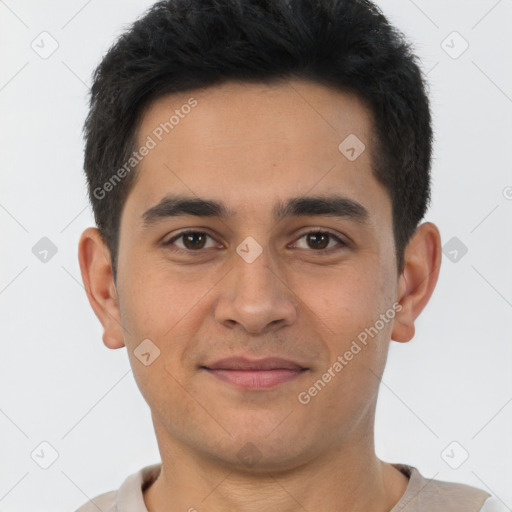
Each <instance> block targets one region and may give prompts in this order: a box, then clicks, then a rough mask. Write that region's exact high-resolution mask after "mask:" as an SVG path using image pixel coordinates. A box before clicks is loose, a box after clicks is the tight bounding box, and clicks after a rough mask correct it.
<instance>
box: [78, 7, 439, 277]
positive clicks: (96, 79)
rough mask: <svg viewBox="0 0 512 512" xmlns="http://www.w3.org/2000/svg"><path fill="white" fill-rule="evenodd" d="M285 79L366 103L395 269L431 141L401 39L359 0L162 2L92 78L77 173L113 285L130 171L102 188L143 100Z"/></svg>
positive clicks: (120, 158) (419, 200) (425, 182)
mask: <svg viewBox="0 0 512 512" xmlns="http://www.w3.org/2000/svg"><path fill="white" fill-rule="evenodd" d="M293 78H298V79H308V80H310V81H313V82H316V83H318V84H322V85H327V86H330V87H334V88H335V89H337V90H339V91H341V92H347V93H353V94H354V95H356V96H357V97H358V99H359V100H361V101H362V102H363V103H364V105H366V106H367V107H368V108H369V110H370V112H371V114H372V118H373V126H372V130H373V133H374V134H375V138H374V143H373V144H372V147H371V152H370V154H371V161H372V172H373V174H374V176H375V178H376V179H377V180H378V181H379V182H380V183H381V184H382V185H384V187H385V188H386V190H387V191H388V194H389V196H390V199H391V203H392V211H393V234H394V241H395V251H396V260H397V267H398V271H399V272H401V271H402V270H403V265H404V250H405V247H406V246H407V243H408V242H409V240H410V238H411V236H412V235H413V234H414V232H415V231H416V228H417V227H418V224H419V222H420V221H421V219H422V218H423V216H424V215H425V212H426V210H427V208H428V206H429V203H430V165H431V153H432V138H433V136H432V128H431V116H430V109H429V101H428V97H427V94H426V80H425V78H424V77H423V75H422V71H421V69H420V67H419V65H418V63H417V57H416V56H415V55H414V54H413V52H412V50H411V45H410V43H408V42H407V41H406V39H405V37H404V35H403V34H402V33H401V32H400V31H398V30H397V29H396V28H394V27H392V26H391V25H390V23H389V22H388V20H387V19H386V17H385V16H384V14H383V13H382V11H381V10H380V9H379V8H378V7H377V6H376V5H375V4H373V3H372V2H371V1H369V0H201V1H197V0H167V1H161V2H157V3H156V4H154V5H153V6H152V7H151V8H150V9H148V11H147V12H146V13H144V15H143V16H142V17H140V18H139V19H138V20H136V21H135V22H134V23H133V25H131V26H130V27H129V29H128V30H126V31H125V32H124V33H123V34H122V35H121V36H120V37H119V38H118V40H117V41H116V42H115V44H114V45H113V46H112V47H111V48H110V50H109V51H108V53H107V54H106V55H105V57H104V58H103V60H102V61H101V63H100V65H99V66H98V67H97V69H96V70H95V72H94V76H93V85H92V88H91V97H90V111H89V114H88V116H87V119H86V121H85V125H84V136H85V159H84V168H85V173H86V176H87V182H88V193H89V198H90V201H91V204H92V207H93V211H94V216H95V220H96V224H97V226H98V229H99V231H100V233H101V236H102V238H103V240H104V241H105V243H106V244H107V247H108V248H109V250H110V253H111V257H112V268H113V275H114V280H115V279H116V262H117V253H118V244H119V228H120V220H121V213H122V208H123V205H124V203H125V200H126V197H127V195H128V193H129V191H130V190H131V188H132V187H133V185H134V183H135V177H136V170H134V171H133V172H130V173H127V174H126V176H125V177H124V178H123V179H122V180H120V181H119V183H114V185H115V186H110V187H109V192H108V194H105V192H104V189H103V188H102V187H103V185H104V184H105V183H107V182H108V181H109V180H110V179H111V178H112V176H113V174H114V173H115V172H116V170H118V169H119V168H121V166H123V164H125V163H126V162H127V161H128V160H129V158H130V155H131V154H132V153H133V151H134V149H135V142H136V140H135V139H136V132H137V128H138V123H139V122H140V120H141V117H142V113H143V111H144V109H145V108H147V106H148V105H149V103H150V102H151V101H153V100H155V99H157V98H159V97H161V96H163V95H165V94H170V93H173V92H186V91H192V90H193V89H198V88H205V87H209V86H213V85H220V84H222V83H223V82H226V81H229V80H235V81H240V82H242V83H250V82H253V83H257V82H261V83H271V82H276V81H283V80H289V79H293ZM340 142H341V141H340ZM134 169H136V167H134ZM98 190H102V191H103V192H102V194H99V193H98ZM95 191H96V192H95ZM102 195H103V196H104V197H102Z"/></svg>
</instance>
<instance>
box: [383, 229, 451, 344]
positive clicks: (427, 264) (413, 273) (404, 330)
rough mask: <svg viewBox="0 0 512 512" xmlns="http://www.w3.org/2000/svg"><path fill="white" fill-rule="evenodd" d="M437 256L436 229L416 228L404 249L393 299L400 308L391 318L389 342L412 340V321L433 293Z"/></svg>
mask: <svg viewBox="0 0 512 512" xmlns="http://www.w3.org/2000/svg"><path fill="white" fill-rule="evenodd" d="M441 257H442V254H441V236H440V234H439V230H438V229H437V227H436V225H435V224H432V223H431V222H426V223H424V224H422V225H421V226H419V227H418V229H417V230H416V232H415V233H414V235H413V236H412V238H411V240H410V241H409V244H408V245H407V248H406V250H405V255H404V260H405V264H404V269H403V271H402V274H401V275H400V278H399V282H398V297H397V300H398V302H400V305H401V306H402V309H401V310H400V312H399V313H398V314H397V315H396V316H395V323H394V325H393V331H392V333H391V339H392V340H394V341H399V342H407V341H410V340H411V339H412V338H413V337H414V322H415V320H416V318H417V317H418V316H419V315H420V313H421V312H422V310H423V308H424V307H425V306H426V305H427V303H428V301H429V300H430V297H431V296H432V293H433V292H434V288H435V286H436V283H437V279H438V277H439V270H440V267H441Z"/></svg>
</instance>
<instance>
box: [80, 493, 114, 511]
mask: <svg viewBox="0 0 512 512" xmlns="http://www.w3.org/2000/svg"><path fill="white" fill-rule="evenodd" d="M116 494H117V491H109V492H105V493H103V494H100V495H99V496H96V498H94V499H92V500H89V501H88V502H87V503H84V504H83V505H82V506H81V507H80V508H79V509H77V510H76V511H75V512H98V510H101V511H102V512H115V511H116V503H115V500H116Z"/></svg>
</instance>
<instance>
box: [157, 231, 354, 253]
mask: <svg viewBox="0 0 512 512" xmlns="http://www.w3.org/2000/svg"><path fill="white" fill-rule="evenodd" d="M190 234H197V235H206V236H208V237H210V238H211V239H212V240H214V238H213V237H212V236H211V235H210V234H208V233H206V232H205V231H196V230H188V231H183V232H182V233H179V234H178V235H175V236H173V237H172V238H171V239H169V240H168V241H167V242H164V243H163V245H164V246H165V247H167V248H169V249H170V250H172V251H173V252H178V253H185V254H193V253H201V252H203V251H205V250H206V249H197V250H192V249H182V248H181V247H173V248H171V245H172V244H173V243H174V242H175V241H176V240H179V239H180V238H182V237H184V236H186V235H190ZM310 234H316V235H318V234H320V235H328V236H329V237H330V239H329V243H330V242H331V239H335V240H336V241H337V242H338V247H337V248H336V247H334V248H333V247H331V248H329V249H317V250H315V249H309V251H311V252H315V253H328V254H330V253H331V252H332V250H333V249H334V250H335V251H336V250H340V249H343V248H346V247H348V246H349V244H348V243H346V242H344V241H343V240H342V239H341V238H340V237H339V236H337V235H335V234H334V233H331V232H330V231H323V230H320V229H314V230H311V231H307V232H305V233H302V234H301V235H300V236H299V237H298V238H297V241H298V240H300V239H301V238H304V237H305V236H307V235H310ZM306 250H307V249H306Z"/></svg>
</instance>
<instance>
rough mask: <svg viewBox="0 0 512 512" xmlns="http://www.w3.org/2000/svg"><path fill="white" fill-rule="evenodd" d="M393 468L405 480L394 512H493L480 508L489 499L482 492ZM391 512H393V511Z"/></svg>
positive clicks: (411, 469) (401, 467) (410, 468)
mask: <svg viewBox="0 0 512 512" xmlns="http://www.w3.org/2000/svg"><path fill="white" fill-rule="evenodd" d="M393 465H394V466H395V467H396V468H397V469H399V470H400V471H402V473H404V474H405V475H406V476H408V477H409V485H408V486H407V489H406V492H405V494H404V495H403V496H402V499H401V500H400V501H399V502H398V503H397V508H396V510H397V511H398V510H402V508H403V507H406V506H407V507H411V510H418V511H422V512H435V511H438V510H444V511H445V512H451V511H457V512H494V511H493V510H492V509H489V510H488V511H487V510H486V509H485V508H484V509H482V506H484V503H485V502H486V500H488V498H490V494H489V493H488V492H486V491H484V490H482V489H478V488H476V487H472V486H470V485H467V484H461V483H457V482H445V481H443V480H435V479H433V478H426V477H424V476H423V475H422V474H421V473H420V472H419V471H418V470H417V469H416V468H415V467H413V466H408V465H405V464H393ZM392 512H395V508H394V509H393V510H392ZM496 512H501V511H499V510H497V511H496Z"/></svg>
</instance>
